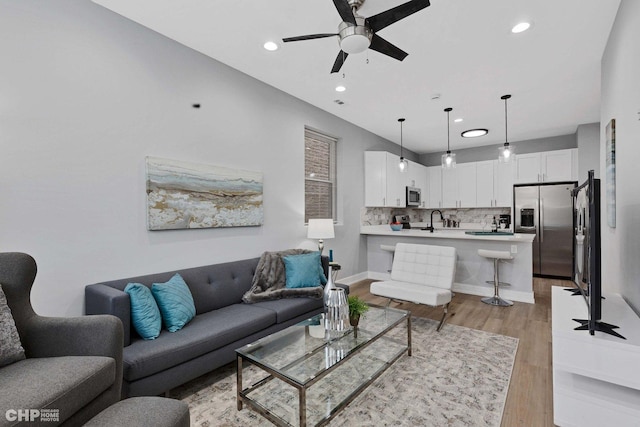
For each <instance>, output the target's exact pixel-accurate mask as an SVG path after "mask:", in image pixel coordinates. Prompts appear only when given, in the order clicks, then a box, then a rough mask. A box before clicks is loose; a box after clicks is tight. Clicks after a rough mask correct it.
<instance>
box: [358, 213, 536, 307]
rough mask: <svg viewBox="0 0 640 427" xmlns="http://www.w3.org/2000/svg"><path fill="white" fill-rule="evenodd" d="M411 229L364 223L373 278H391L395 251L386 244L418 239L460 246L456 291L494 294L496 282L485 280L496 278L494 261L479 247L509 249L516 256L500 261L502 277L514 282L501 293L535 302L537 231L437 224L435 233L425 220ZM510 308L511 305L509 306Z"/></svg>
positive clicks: (443, 244) (421, 241) (505, 295)
mask: <svg viewBox="0 0 640 427" xmlns="http://www.w3.org/2000/svg"><path fill="white" fill-rule="evenodd" d="M411 225H412V228H411V229H404V230H400V231H393V230H391V228H390V227H389V225H387V224H385V225H364V226H361V227H360V234H361V235H362V236H363V237H364V238H365V239H366V241H367V265H368V268H367V270H368V272H367V276H368V277H369V278H370V279H377V280H385V279H389V277H390V274H389V271H390V270H391V264H392V259H393V258H392V254H391V253H390V252H389V251H388V250H385V249H382V246H385V247H388V246H395V244H396V243H417V244H424V245H435V246H452V247H455V248H456V254H457V258H458V260H457V262H456V275H455V279H454V284H453V290H454V292H460V293H465V294H471V295H480V296H491V295H493V285H492V284H487V283H485V282H486V281H487V280H492V279H493V262H492V261H491V260H489V259H486V258H483V257H481V256H480V255H478V249H489V250H496V251H507V252H510V253H511V254H512V256H513V259H512V260H508V261H501V262H500V281H501V282H507V283H510V284H511V286H506V287H501V288H500V296H502V297H503V298H506V299H510V300H512V301H520V302H527V303H534V295H533V245H532V243H533V240H534V238H535V235H533V234H520V233H516V234H513V235H510V236H505V235H471V234H465V232H466V231H470V230H473V231H482V229H478V228H475V229H469V228H455V229H442V228H436V229H435V231H434V232H433V233H431V232H429V231H428V230H421V229H420V228H421V227H423V225H422V224H416V225H415V226H414V224H411ZM507 310H508V308H507Z"/></svg>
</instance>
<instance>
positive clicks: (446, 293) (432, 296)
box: [370, 280, 452, 306]
mask: <svg viewBox="0 0 640 427" xmlns="http://www.w3.org/2000/svg"><path fill="white" fill-rule="evenodd" d="M370 289H371V293H372V294H374V295H379V296H381V297H386V298H391V299H401V300H403V301H409V302H414V303H416V304H426V305H432V306H439V305H444V304H446V303H448V302H449V301H451V296H452V294H451V291H450V290H449V289H441V288H436V287H431V286H424V285H421V284H417V283H410V282H399V281H397V280H385V281H382V282H373V283H371V287H370Z"/></svg>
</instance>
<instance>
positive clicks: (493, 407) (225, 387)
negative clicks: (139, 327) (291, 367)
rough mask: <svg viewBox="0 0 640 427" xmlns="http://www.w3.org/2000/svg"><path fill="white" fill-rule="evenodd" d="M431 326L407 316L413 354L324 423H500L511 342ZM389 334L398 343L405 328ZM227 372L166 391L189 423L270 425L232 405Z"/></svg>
mask: <svg viewBox="0 0 640 427" xmlns="http://www.w3.org/2000/svg"><path fill="white" fill-rule="evenodd" d="M437 324H438V323H437V322H435V321H433V320H429V319H422V318H416V317H413V318H412V328H411V331H412V337H411V338H412V347H413V353H412V354H413V355H412V356H411V357H409V356H407V355H406V354H405V355H403V356H402V357H400V359H398V360H397V361H396V362H395V363H394V364H393V365H392V366H391V367H390V368H389V369H387V370H386V371H385V372H384V373H383V374H382V375H381V376H380V377H379V378H378V379H377V380H375V381H374V382H373V383H372V384H371V385H369V387H368V388H366V389H365V390H364V391H363V392H362V394H360V395H359V396H358V397H357V398H356V399H355V400H354V401H353V402H351V403H350V404H349V405H348V406H347V407H346V408H344V409H343V410H342V412H340V413H339V414H338V415H336V417H335V418H333V419H332V420H331V422H330V423H329V425H330V426H389V425H395V426H397V425H404V426H466V427H468V426H496V427H497V426H500V421H501V419H502V412H503V409H504V404H505V401H506V398H507V391H508V389H509V380H510V378H511V371H512V369H513V363H514V359H515V355H516V351H517V348H518V339H517V338H512V337H507V336H504V335H496V334H491V333H488V332H482V331H477V330H474V329H469V328H464V327H461V326H455V325H450V324H445V326H444V327H443V328H442V330H441V331H440V332H439V333H438V332H436V327H437ZM391 333H395V334H397V337H398V338H399V339H404V340H405V342H406V328H402V327H399V328H396V329H395V330H394V331H392V332H391ZM403 335H404V337H403ZM371 347H373V346H371ZM351 360H353V359H351ZM355 369H356V368H355V367H354V370H355ZM235 370H236V369H235V363H234V364H230V365H227V366H225V367H223V368H220V369H218V370H216V371H214V372H212V373H210V374H207V375H204V376H202V377H200V378H197V379H195V380H193V381H191V382H189V383H187V384H185V385H184V386H182V387H180V388H178V389H175V390H174V391H172V397H176V398H178V399H181V400H184V401H185V402H187V403H188V404H189V410H190V413H191V425H192V426H202V427H214V426H215V427H218V426H271V425H272V424H271V422H269V421H268V420H266V419H265V418H263V417H262V416H260V415H258V414H257V413H256V412H254V411H253V410H251V409H249V408H247V406H246V405H245V406H244V409H243V410H242V411H238V410H237V409H236V373H235ZM252 370H253V372H252ZM248 371H249V372H248ZM243 372H244V376H245V378H247V377H251V375H259V372H258V370H257V369H255V368H249V369H247V368H245V369H244V370H243ZM276 381H279V380H274V381H272V383H274V384H275V383H276ZM244 384H245V387H246V386H247V385H248V384H250V382H249V381H245V383H244ZM338 389H339V386H337V388H336V390H338ZM311 390H313V387H312V388H311ZM279 394H287V393H279ZM289 394H290V396H289V397H288V398H289V399H291V401H292V403H295V402H296V394H295V393H289ZM279 398H282V396H281V395H280V396H279ZM286 398H287V397H286V396H285V399H286ZM308 399H310V396H309V397H308ZM294 406H296V405H294ZM296 410H297V408H293V411H294V412H295V411H296Z"/></svg>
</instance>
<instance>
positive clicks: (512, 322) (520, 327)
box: [350, 278, 571, 427]
mask: <svg viewBox="0 0 640 427" xmlns="http://www.w3.org/2000/svg"><path fill="white" fill-rule="evenodd" d="M370 283H371V280H364V281H361V282H358V283H356V284H353V285H351V287H350V293H351V294H352V295H358V296H359V297H361V298H362V299H364V300H365V301H367V302H369V303H371V304H377V305H386V304H387V301H388V300H387V299H386V298H381V297H377V296H375V295H372V294H371V293H370V292H369V285H370ZM551 286H565V287H570V286H571V282H569V281H564V280H554V279H540V278H534V280H533V290H534V294H535V301H536V303H535V304H526V303H520V302H515V303H514V305H513V306H512V307H492V306H489V305H487V304H484V303H483V302H481V301H480V299H481V297H479V296H474V295H467V294H461V293H457V294H456V295H455V296H454V298H453V300H452V302H451V304H450V306H449V313H450V314H449V317H448V318H447V323H451V324H455V325H460V326H465V327H468V328H473V329H479V330H482V331H487V332H493V333H496V334H502V335H508V336H511V337H516V338H518V339H519V343H518V352H517V354H516V360H515V365H514V367H513V374H512V376H511V383H510V385H509V394H508V395H507V402H506V405H505V409H504V415H503V417H502V426H503V427H514V426H518V427H519V426H523V427H534V426H535V427H537V426H541V427H544V426H553V388H552V387H553V379H552V366H551V362H552V357H551ZM391 307H398V308H403V309H405V310H410V311H411V313H412V315H414V316H418V317H427V318H430V319H434V320H438V321H439V320H440V318H441V316H442V308H431V307H427V306H423V305H416V304H411V303H403V304H399V303H395V302H392V303H391ZM445 327H446V325H445Z"/></svg>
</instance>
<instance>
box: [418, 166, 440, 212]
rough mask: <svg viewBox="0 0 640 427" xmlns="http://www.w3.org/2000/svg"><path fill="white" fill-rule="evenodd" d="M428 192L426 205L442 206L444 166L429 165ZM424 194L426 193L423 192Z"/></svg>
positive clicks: (431, 206) (432, 206)
mask: <svg viewBox="0 0 640 427" xmlns="http://www.w3.org/2000/svg"><path fill="white" fill-rule="evenodd" d="M427 183H428V189H429V191H428V194H427V197H426V198H425V201H426V203H425V207H427V208H441V207H442V166H429V167H427ZM423 194H424V193H423Z"/></svg>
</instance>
